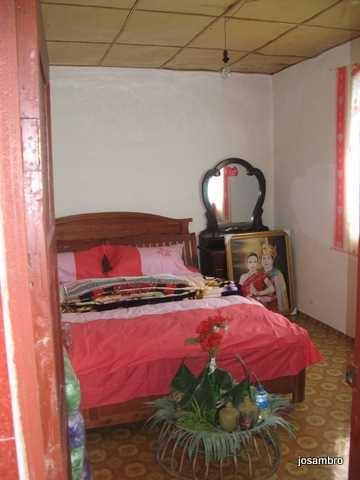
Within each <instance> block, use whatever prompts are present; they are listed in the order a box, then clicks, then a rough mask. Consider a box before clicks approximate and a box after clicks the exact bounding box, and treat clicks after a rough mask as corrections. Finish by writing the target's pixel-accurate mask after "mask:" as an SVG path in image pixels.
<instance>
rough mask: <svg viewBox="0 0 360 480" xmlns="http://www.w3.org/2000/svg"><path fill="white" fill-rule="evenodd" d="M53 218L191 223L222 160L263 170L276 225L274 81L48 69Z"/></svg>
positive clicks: (200, 223) (198, 224) (268, 214)
mask: <svg viewBox="0 0 360 480" xmlns="http://www.w3.org/2000/svg"><path fill="white" fill-rule="evenodd" d="M50 73H51V89H52V123H53V151H54V177H55V205H56V214H57V216H62V215H68V214H75V213H79V212H91V211H105V210H122V211H144V212H150V213H158V214H161V215H166V216H171V217H192V218H193V219H194V223H193V227H192V229H193V231H200V230H201V229H202V228H203V227H204V222H205V216H204V208H203V205H202V203H201V196H200V182H201V178H202V176H203V175H204V173H205V171H206V170H208V169H209V168H211V167H213V166H214V165H215V164H216V163H217V162H219V161H220V160H223V159H224V158H226V157H229V156H237V157H242V158H244V159H246V160H248V161H250V162H251V163H252V164H253V165H256V166H257V167H259V168H261V169H262V170H263V172H264V174H265V177H266V179H267V181H268V194H267V199H266V206H265V214H264V220H265V222H267V223H268V224H269V225H272V224H273V185H274V183H273V158H272V151H273V143H272V142H273V126H272V118H273V113H272V98H271V77H270V76H264V75H241V74H233V75H232V76H231V77H230V78H229V79H227V80H223V79H222V78H221V77H220V75H218V74H215V73H214V74H212V73H200V72H197V73H188V72H170V71H160V70H140V69H137V70H133V69H116V68H72V67H71V68H69V67H53V68H51V72H50Z"/></svg>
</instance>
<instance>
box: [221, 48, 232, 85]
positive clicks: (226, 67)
mask: <svg viewBox="0 0 360 480" xmlns="http://www.w3.org/2000/svg"><path fill="white" fill-rule="evenodd" d="M229 60H230V58H229V53H228V51H227V50H226V49H225V50H224V52H223V68H222V69H221V76H222V78H228V77H229V76H230V67H229V65H228V61H229Z"/></svg>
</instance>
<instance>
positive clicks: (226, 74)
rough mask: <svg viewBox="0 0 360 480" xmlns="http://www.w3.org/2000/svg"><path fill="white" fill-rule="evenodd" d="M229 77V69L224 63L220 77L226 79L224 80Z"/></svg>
mask: <svg viewBox="0 0 360 480" xmlns="http://www.w3.org/2000/svg"><path fill="white" fill-rule="evenodd" d="M230 75H231V70H230V67H229V65H226V63H225V64H224V66H223V68H222V69H221V76H222V78H224V79H226V78H229V77H230Z"/></svg>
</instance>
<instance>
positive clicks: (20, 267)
mask: <svg viewBox="0 0 360 480" xmlns="http://www.w3.org/2000/svg"><path fill="white" fill-rule="evenodd" d="M39 8H40V6H39V2H38V1H37V0H4V1H2V2H0V31H1V32H2V39H1V42H0V62H1V68H0V182H1V184H0V293H1V299H2V314H3V323H4V337H5V345H6V357H7V366H8V376H9V384H10V388H9V390H10V392H9V394H10V398H11V407H12V419H10V421H11V420H12V423H13V428H14V436H15V444H16V454H17V465H18V474H19V478H20V479H24V480H25V479H31V480H68V479H70V478H71V475H70V469H69V465H70V462H69V453H68V445H67V433H66V417H65V398H64V378H63V359H62V349H61V337H60V328H59V327H60V321H59V318H56V314H54V312H56V311H59V309H58V301H57V292H56V293H55V294H54V295H52V298H55V303H54V302H51V301H50V297H49V292H51V291H53V287H54V279H55V280H56V267H55V265H56V264H55V256H54V255H53V254H52V253H51V250H52V249H53V242H52V240H51V239H52V238H54V235H55V229H54V212H53V208H52V205H53V186H52V171H51V165H52V160H51V157H50V155H51V151H50V148H49V147H50V137H49V131H50V124H49V122H50V119H49V116H48V115H47V113H44V112H45V110H46V109H48V107H49V88H48V62H47V58H46V48H45V42H44V39H43V35H42V23H41V20H40V10H39ZM46 118H47V120H45V119H46ZM46 122H47V126H46ZM47 127H49V129H48V130H47ZM44 146H46V148H45V149H44ZM44 169H45V170H44ZM39 241H41V243H40V244H39ZM56 302H57V303H56ZM50 303H52V305H50ZM57 316H58V317H59V314H58V315H57Z"/></svg>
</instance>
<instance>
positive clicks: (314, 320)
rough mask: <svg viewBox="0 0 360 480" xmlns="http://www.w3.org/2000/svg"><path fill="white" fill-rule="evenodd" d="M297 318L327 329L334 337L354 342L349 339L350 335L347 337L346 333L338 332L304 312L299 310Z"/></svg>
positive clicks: (352, 339)
mask: <svg viewBox="0 0 360 480" xmlns="http://www.w3.org/2000/svg"><path fill="white" fill-rule="evenodd" d="M297 316H298V317H300V318H301V317H302V318H304V319H306V321H309V322H313V323H315V324H318V325H320V326H321V327H322V328H324V329H327V330H329V331H330V332H332V333H335V335H338V336H339V337H343V338H346V339H347V340H350V341H351V342H354V340H355V339H354V338H353V337H350V335H347V334H346V333H343V332H340V330H337V329H336V328H334V327H331V326H330V325H328V324H327V323H324V322H321V321H320V320H317V319H316V318H314V317H312V316H311V315H308V314H307V313H305V312H302V311H301V310H298V311H297Z"/></svg>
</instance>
